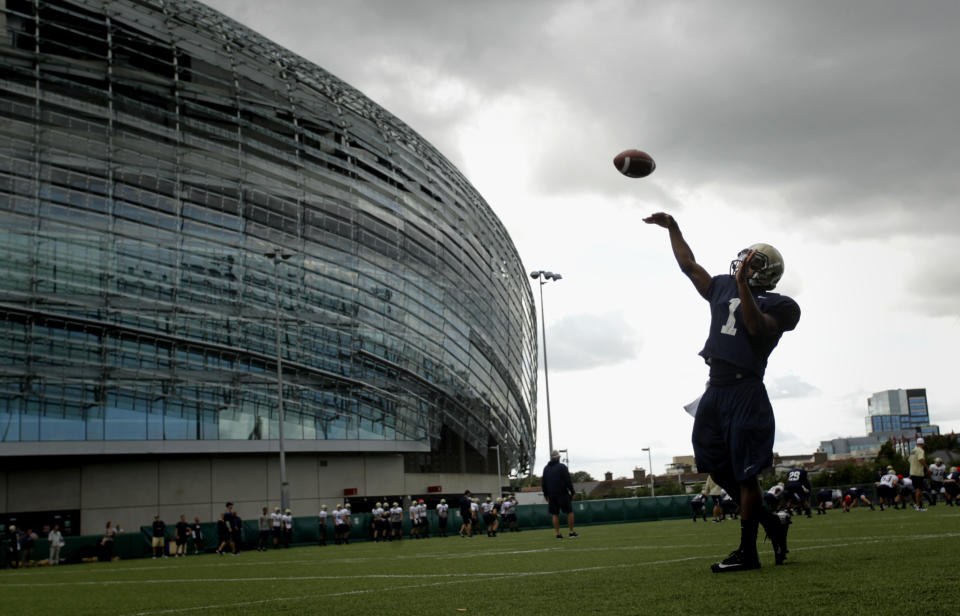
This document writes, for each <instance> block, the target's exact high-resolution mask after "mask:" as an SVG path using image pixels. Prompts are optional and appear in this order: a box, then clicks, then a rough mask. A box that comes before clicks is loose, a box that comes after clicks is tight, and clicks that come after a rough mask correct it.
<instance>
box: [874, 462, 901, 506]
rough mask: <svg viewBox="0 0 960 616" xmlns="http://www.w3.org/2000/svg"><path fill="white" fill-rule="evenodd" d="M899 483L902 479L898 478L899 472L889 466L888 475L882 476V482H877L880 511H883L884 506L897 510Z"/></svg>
mask: <svg viewBox="0 0 960 616" xmlns="http://www.w3.org/2000/svg"><path fill="white" fill-rule="evenodd" d="M898 483H900V479H899V478H898V477H897V471H895V470H894V469H893V467H892V466H888V467H887V472H886V474H885V475H882V476H881V477H880V481H878V482H877V500H879V501H880V511H883V506H884V505H886V506H888V507H893V508H894V509H896V508H897V484H898Z"/></svg>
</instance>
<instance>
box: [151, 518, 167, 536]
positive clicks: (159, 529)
mask: <svg viewBox="0 0 960 616" xmlns="http://www.w3.org/2000/svg"><path fill="white" fill-rule="evenodd" d="M166 529H167V525H166V524H164V523H163V521H162V520H154V521H153V536H154V537H163V533H164V531H165V530H166Z"/></svg>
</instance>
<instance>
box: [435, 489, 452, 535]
mask: <svg viewBox="0 0 960 616" xmlns="http://www.w3.org/2000/svg"><path fill="white" fill-rule="evenodd" d="M449 515H450V505H448V504H447V499H445V498H441V499H440V502H439V503H437V532H438V533H439V534H440V536H441V537H446V536H447V516H449Z"/></svg>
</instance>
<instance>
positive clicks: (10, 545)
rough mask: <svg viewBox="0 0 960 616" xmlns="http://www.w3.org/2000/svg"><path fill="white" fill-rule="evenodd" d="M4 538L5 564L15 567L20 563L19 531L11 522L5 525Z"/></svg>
mask: <svg viewBox="0 0 960 616" xmlns="http://www.w3.org/2000/svg"><path fill="white" fill-rule="evenodd" d="M6 539H7V540H6V546H5V547H6V550H7V564H8V565H10V568H11V569H16V568H17V567H18V566H19V565H20V531H18V530H17V527H16V526H14V525H13V524H11V525H10V526H8V527H7V536H6Z"/></svg>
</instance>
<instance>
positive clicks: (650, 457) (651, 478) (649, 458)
mask: <svg viewBox="0 0 960 616" xmlns="http://www.w3.org/2000/svg"><path fill="white" fill-rule="evenodd" d="M640 451H646V452H647V462H649V463H650V496H651V497H653V496H656V494H655V493H654V491H653V455H651V454H650V448H649V447H644V448H642V449H641V450H640Z"/></svg>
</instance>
